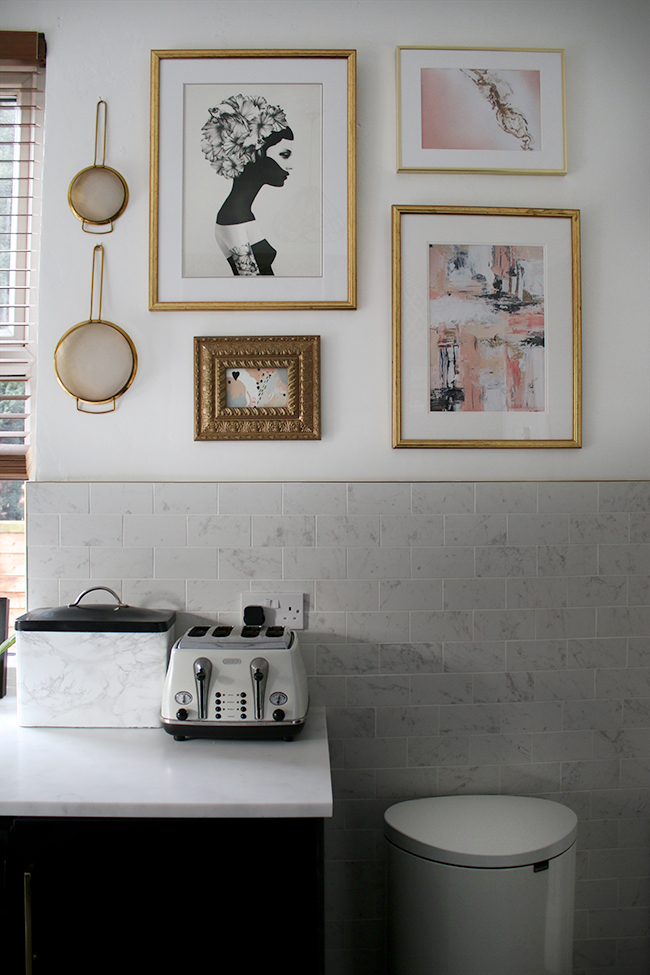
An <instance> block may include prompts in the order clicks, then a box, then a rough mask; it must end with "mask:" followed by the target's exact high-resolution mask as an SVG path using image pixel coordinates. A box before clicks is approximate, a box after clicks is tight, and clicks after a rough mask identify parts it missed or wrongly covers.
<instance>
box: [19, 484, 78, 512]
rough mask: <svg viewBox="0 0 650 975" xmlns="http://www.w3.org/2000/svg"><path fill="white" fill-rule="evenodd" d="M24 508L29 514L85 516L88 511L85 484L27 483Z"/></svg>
mask: <svg viewBox="0 0 650 975" xmlns="http://www.w3.org/2000/svg"><path fill="white" fill-rule="evenodd" d="M25 496H26V504H25V508H26V511H27V514H28V517H29V515H31V514H41V515H47V514H53V515H60V514H71V515H87V514H88V513H89V511H90V500H89V489H88V484H87V483H71V482H56V481H27V484H26V486H25Z"/></svg>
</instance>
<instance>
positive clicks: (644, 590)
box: [627, 576, 650, 606]
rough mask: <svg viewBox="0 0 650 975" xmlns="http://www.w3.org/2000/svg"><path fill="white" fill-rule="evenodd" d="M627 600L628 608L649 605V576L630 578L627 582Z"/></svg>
mask: <svg viewBox="0 0 650 975" xmlns="http://www.w3.org/2000/svg"><path fill="white" fill-rule="evenodd" d="M627 598H628V602H629V604H630V606H648V605H650V576H630V577H629V578H628V580H627Z"/></svg>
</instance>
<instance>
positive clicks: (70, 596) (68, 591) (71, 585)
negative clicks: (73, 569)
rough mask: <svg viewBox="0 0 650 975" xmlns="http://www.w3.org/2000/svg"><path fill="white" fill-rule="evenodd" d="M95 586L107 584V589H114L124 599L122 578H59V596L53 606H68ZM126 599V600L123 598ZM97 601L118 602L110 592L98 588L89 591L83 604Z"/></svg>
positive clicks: (109, 604) (111, 603) (108, 603)
mask: <svg viewBox="0 0 650 975" xmlns="http://www.w3.org/2000/svg"><path fill="white" fill-rule="evenodd" d="M94 586H105V587H106V588H107V589H112V590H113V592H115V593H117V595H118V596H119V597H120V598H121V599H122V600H123V596H122V588H123V583H122V580H121V579H120V578H116V577H111V576H108V575H106V576H101V577H100V578H98V579H93V580H92V582H89V581H88V579H59V598H58V599H57V600H56V602H55V603H51V604H50V605H52V606H68V605H69V604H70V603H73V602H74V601H75V600H76V599H77V598H78V597H79V596H80V595H81V594H82V593H83V592H86V591H87V590H89V589H92V588H93V587H94ZM123 601H124V600H123ZM97 603H104V604H106V605H108V606H117V602H116V601H115V599H114V597H113V596H111V594H110V593H108V592H106V591H105V590H104V589H98V590H97V591H96V592H89V593H88V595H87V596H84V598H83V599H82V601H81V605H82V606H86V605H92V604H97Z"/></svg>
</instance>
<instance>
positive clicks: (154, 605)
mask: <svg viewBox="0 0 650 975" xmlns="http://www.w3.org/2000/svg"><path fill="white" fill-rule="evenodd" d="M122 599H123V600H124V602H125V603H129V604H130V605H131V606H146V607H148V608H150V609H180V610H184V609H185V608H186V605H185V599H186V597H185V580H184V579H125V580H124V583H123V586H122Z"/></svg>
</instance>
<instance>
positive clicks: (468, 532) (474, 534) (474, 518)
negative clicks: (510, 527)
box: [445, 514, 508, 546]
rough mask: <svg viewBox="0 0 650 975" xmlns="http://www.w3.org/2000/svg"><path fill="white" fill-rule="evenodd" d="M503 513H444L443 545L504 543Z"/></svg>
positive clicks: (505, 523)
mask: <svg viewBox="0 0 650 975" xmlns="http://www.w3.org/2000/svg"><path fill="white" fill-rule="evenodd" d="M507 537H508V531H507V520H506V516H505V515H498V514H496V515H445V545H456V546H458V545H505V544H506V539H507Z"/></svg>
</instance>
